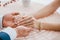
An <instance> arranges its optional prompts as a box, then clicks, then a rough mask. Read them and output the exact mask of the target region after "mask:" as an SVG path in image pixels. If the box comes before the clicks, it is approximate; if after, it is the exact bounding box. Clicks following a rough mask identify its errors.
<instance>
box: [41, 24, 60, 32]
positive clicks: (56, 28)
mask: <svg viewBox="0 0 60 40" xmlns="http://www.w3.org/2000/svg"><path fill="white" fill-rule="evenodd" d="M40 29H42V30H54V31H60V24H54V23H41V25H40Z"/></svg>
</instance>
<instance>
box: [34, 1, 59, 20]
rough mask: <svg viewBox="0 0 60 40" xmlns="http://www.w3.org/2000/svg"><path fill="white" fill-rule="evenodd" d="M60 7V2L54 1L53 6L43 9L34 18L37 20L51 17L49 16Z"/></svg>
mask: <svg viewBox="0 0 60 40" xmlns="http://www.w3.org/2000/svg"><path fill="white" fill-rule="evenodd" d="M59 6H60V1H54V2H52V3H51V4H49V5H47V6H45V7H44V8H42V9H41V10H39V11H38V12H37V13H35V14H34V15H33V16H34V17H35V18H36V19H39V18H43V17H46V16H49V15H51V14H53V13H54V12H55V11H56V9H57V8H58V7H59Z"/></svg>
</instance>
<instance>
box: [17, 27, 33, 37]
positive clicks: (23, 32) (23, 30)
mask: <svg viewBox="0 0 60 40" xmlns="http://www.w3.org/2000/svg"><path fill="white" fill-rule="evenodd" d="M16 31H17V37H26V36H28V35H29V34H30V32H31V31H32V29H31V28H28V27H25V26H18V27H16Z"/></svg>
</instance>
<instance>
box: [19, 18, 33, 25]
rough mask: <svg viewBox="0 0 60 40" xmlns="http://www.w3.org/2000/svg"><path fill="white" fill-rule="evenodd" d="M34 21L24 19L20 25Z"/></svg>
mask: <svg viewBox="0 0 60 40" xmlns="http://www.w3.org/2000/svg"><path fill="white" fill-rule="evenodd" d="M30 22H32V23H33V19H30V20H27V21H23V22H19V24H20V25H23V24H28V23H30Z"/></svg>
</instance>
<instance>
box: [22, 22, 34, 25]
mask: <svg viewBox="0 0 60 40" xmlns="http://www.w3.org/2000/svg"><path fill="white" fill-rule="evenodd" d="M22 25H24V26H30V25H34V23H33V22H30V23H26V24H22Z"/></svg>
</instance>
